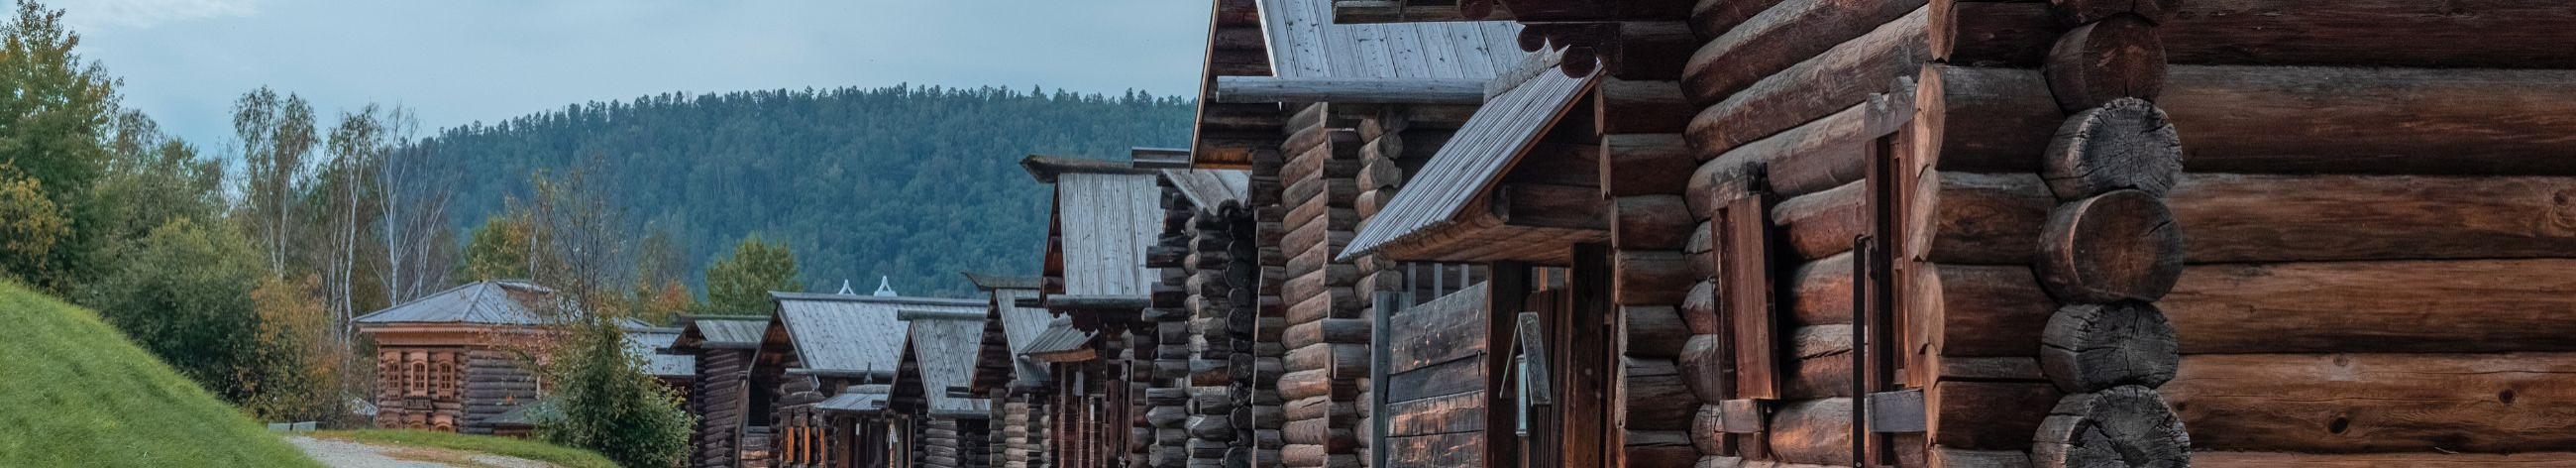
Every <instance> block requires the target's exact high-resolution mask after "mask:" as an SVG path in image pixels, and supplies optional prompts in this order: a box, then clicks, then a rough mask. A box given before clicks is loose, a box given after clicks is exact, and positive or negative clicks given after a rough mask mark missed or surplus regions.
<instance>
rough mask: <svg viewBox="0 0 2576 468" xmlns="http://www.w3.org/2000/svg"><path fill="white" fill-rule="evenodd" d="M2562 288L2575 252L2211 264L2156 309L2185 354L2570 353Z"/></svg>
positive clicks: (2575, 271)
mask: <svg viewBox="0 0 2576 468" xmlns="http://www.w3.org/2000/svg"><path fill="white" fill-rule="evenodd" d="M2566 291H2576V260H2565V259H2531V260H2456V261H2355V262H2327V263H2283V264H2237V265H2208V266H2196V267H2192V268H2188V269H2186V270H2185V272H2184V273H2183V280H2182V282H2181V283H2180V284H2178V285H2176V286H2175V288H2174V293H2172V294H2169V295H2167V296H2166V297H2165V299H2164V300H2163V301H2161V302H2158V303H2157V306H2158V307H2160V308H2162V309H2164V311H2165V316H2166V317H2167V319H2168V320H2171V321H2172V322H2173V325H2174V332H2175V334H2176V335H2177V336H2179V337H2180V338H2181V340H2182V352H2183V353H2186V354H2193V353H2300V352H2345V351H2351V350H2362V349H2366V350H2372V351H2380V352H2451V353H2461V352H2505V351H2561V350H2576V341H2570V340H2567V339H2566V337H2567V336H2571V335H2570V334H2571V333H2576V321H2569V320H2566V317H2565V316H2564V314H2563V313H2562V311H2565V310H2567V309H2568V307H2569V304H2570V303H2571V302H2570V301H2571V298H2570V297H2569V296H2568V295H2567V294H2566Z"/></svg>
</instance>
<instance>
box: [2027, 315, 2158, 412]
mask: <svg viewBox="0 0 2576 468" xmlns="http://www.w3.org/2000/svg"><path fill="white" fill-rule="evenodd" d="M2040 344H2041V347H2040V349H2039V364H2040V369H2041V370H2042V371H2043V372H2045V373H2046V374H2047V375H2048V379H2049V381H2051V382H2054V383H2056V384H2057V389H2058V390H2059V391H2064V392H2067V393H2081V392H2091V391H2098V390H2102V389H2107V388H2111V387H2114V386H2119V385H2142V386H2146V387H2147V388H2155V387H2156V386H2158V385H2164V383H2165V381H2168V380H2173V376H2174V366H2175V365H2176V364H2179V363H2180V362H2181V361H2182V354H2181V352H2180V348H2181V345H2180V344H2179V342H2177V341H2175V339H2174V331H2173V325H2172V324H2170V323H2167V322H2165V316H2164V312H2163V311H2159V310H2156V307H2155V305H2154V304H2149V303H2144V302H2135V301H2122V302H2114V303H2110V304H2076V305H2069V306H2066V307H2062V308H2059V309H2057V314H2056V315H2054V316H2050V317H2049V318H2048V329H2047V331H2045V332H2043V333H2042V334H2041V335H2040Z"/></svg>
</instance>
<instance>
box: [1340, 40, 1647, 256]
mask: <svg viewBox="0 0 2576 468" xmlns="http://www.w3.org/2000/svg"><path fill="white" fill-rule="evenodd" d="M1545 58H1546V57H1544V56H1534V57H1533V63H1541V64H1544V63H1547V62H1546V61H1545ZM1542 70H1544V68H1542ZM1598 76H1599V74H1598V73H1595V74H1592V75H1587V76H1584V77H1579V78H1578V77H1567V76H1565V74H1563V73H1515V74H1514V77H1515V78H1522V79H1523V80H1522V81H1521V82H1520V83H1518V84H1517V85H1514V86H1512V87H1510V88H1509V89H1505V90H1503V91H1502V92H1501V93H1499V94H1497V95H1495V96H1494V98H1493V99H1491V100H1487V101H1486V102H1485V105H1484V106H1483V107H1479V108H1477V109H1476V113H1475V114H1474V115H1471V116H1469V117H1468V118H1467V123H1466V125H1465V126H1462V127H1460V128H1459V129H1458V133H1457V134H1455V136H1452V137H1450V139H1449V143H1448V144H1446V145H1442V146H1441V147H1440V151H1439V152H1437V153H1433V154H1432V156H1431V161H1430V162H1428V163H1425V164H1424V165H1423V167H1422V170H1421V171H1420V172H1419V173H1418V175H1416V176H1414V177H1410V178H1408V179H1407V180H1406V182H1405V185H1404V187H1403V188H1402V189H1399V190H1397V191H1396V193H1395V197H1394V199H1392V200H1389V201H1387V204H1386V208H1385V209H1382V210H1380V211H1378V214H1377V215H1376V216H1373V217H1370V218H1369V219H1368V220H1367V221H1363V222H1362V223H1361V225H1360V230H1359V233H1358V234H1356V235H1354V236H1352V238H1351V243H1350V245H1349V246H1348V247H1345V248H1344V249H1343V250H1342V252H1341V255H1340V257H1341V258H1342V259H1344V260H1348V259H1351V258H1355V257H1358V256H1360V255H1364V254H1367V253H1369V252H1373V251H1376V250H1378V249H1379V248H1382V247H1385V246H1387V245H1389V244H1394V243H1398V242H1404V241H1406V240H1409V239H1410V238H1412V237H1414V236H1416V235H1418V234H1421V233H1423V232H1425V231H1428V230H1431V229H1435V228H1438V227H1441V226H1443V225H1446V224H1449V223H1453V222H1457V221H1458V220H1459V218H1460V215H1462V214H1465V212H1466V210H1467V207H1469V206H1472V205H1474V204H1475V201H1476V200H1477V199H1478V196H1479V195H1481V194H1484V193H1485V192H1486V191H1488V190H1491V189H1493V187H1494V185H1495V183H1496V182H1498V181H1500V180H1501V179H1502V177H1503V174H1504V173H1506V172H1509V171H1510V170H1511V168H1512V165H1513V164H1514V163H1516V162H1519V160H1520V158H1521V156H1522V155H1524V154H1527V153H1528V151H1529V149H1530V147H1531V145H1534V144H1536V143H1538V140H1539V137H1541V136H1543V135H1545V134H1546V133H1547V130H1548V128H1550V127H1553V126H1555V123H1556V121H1557V119H1558V118H1560V117H1563V116H1564V115H1565V114H1566V112H1567V111H1569V110H1571V109H1572V108H1573V107H1574V103H1575V102H1576V101H1579V100H1580V98H1581V97H1582V96H1583V94H1584V92H1585V91H1586V90H1589V89H1591V88H1592V84H1593V82H1594V80H1595V79H1596V78H1597V77H1598Z"/></svg>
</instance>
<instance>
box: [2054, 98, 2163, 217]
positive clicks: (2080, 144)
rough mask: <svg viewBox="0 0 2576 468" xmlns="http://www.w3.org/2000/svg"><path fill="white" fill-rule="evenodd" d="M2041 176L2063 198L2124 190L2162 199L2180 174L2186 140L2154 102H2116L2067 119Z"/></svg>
mask: <svg viewBox="0 0 2576 468" xmlns="http://www.w3.org/2000/svg"><path fill="white" fill-rule="evenodd" d="M2040 174H2041V176H2042V177H2044V178H2046V179H2047V180H2048V188H2049V191H2050V192H2052V193H2055V194H2056V195H2057V198H2058V199H2060V200H2067V201H2074V200H2079V199H2083V198H2084V197H2090V196H2094V195H2101V194H2103V193H2108V192H2110V191H2113V190H2123V189H2134V190H2138V191H2143V192H2147V193H2148V194H2152V195H2156V196H2164V195H2166V193H2167V192H2168V191H2169V189H2171V188H2172V187H2173V184H2174V180H2175V179H2177V178H2180V177H2181V176H2182V139H2181V137H2180V136H2178V135H2177V134H2176V133H2175V132H2174V127H2173V124H2172V123H2170V122H2167V121H2166V120H2165V112H2164V110H2161V109H2157V108H2156V106H2155V104H2153V103H2149V102H2147V101H2144V100H2139V99H2133V98H2122V99H2115V100H2112V101H2110V102H2109V103H2106V104H2102V105H2101V106H2099V107H2093V108H2089V109H2083V110H2080V111H2077V112H2076V113H2075V115H2074V116H2072V117H2068V118H2067V119H2066V123H2065V124H2064V125H2063V126H2060V127H2058V129H2057V136H2055V137H2053V138H2051V139H2050V140H2049V143H2048V152H2047V153H2046V154H2045V155H2044V156H2043V159H2041V162H2040Z"/></svg>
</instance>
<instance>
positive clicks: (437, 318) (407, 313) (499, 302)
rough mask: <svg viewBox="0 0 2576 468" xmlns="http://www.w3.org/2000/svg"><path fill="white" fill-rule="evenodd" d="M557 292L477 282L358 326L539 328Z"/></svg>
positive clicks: (365, 319) (363, 317)
mask: <svg viewBox="0 0 2576 468" xmlns="http://www.w3.org/2000/svg"><path fill="white" fill-rule="evenodd" d="M554 295H555V290H554V289H552V288H547V287H545V286H539V285H537V284H536V283H530V282H527V281H521V280H492V281H476V282H472V283H466V284H464V285H461V286H457V287H454V288H449V289H448V290H446V291H439V292H437V293H432V294H430V295H428V296H422V297H421V298H419V299H413V300H411V302H405V303H402V304H397V305H394V306H393V307H387V308H385V310H379V311H375V312H373V313H369V314H367V315H361V316H358V318H357V319H356V321H357V323H359V324H361V325H366V324H394V323H463V324H486V325H538V324H543V323H545V319H544V318H543V317H541V316H539V315H538V314H537V311H536V310H537V309H539V308H543V307H546V306H548V304H547V303H548V302H550V301H553V300H554Z"/></svg>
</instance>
